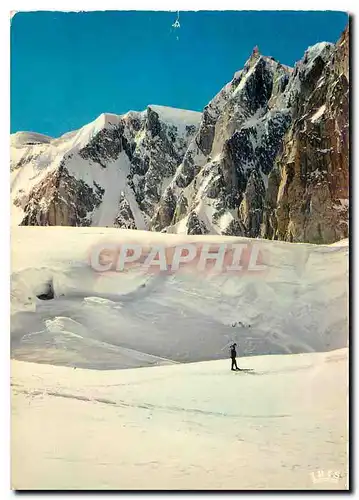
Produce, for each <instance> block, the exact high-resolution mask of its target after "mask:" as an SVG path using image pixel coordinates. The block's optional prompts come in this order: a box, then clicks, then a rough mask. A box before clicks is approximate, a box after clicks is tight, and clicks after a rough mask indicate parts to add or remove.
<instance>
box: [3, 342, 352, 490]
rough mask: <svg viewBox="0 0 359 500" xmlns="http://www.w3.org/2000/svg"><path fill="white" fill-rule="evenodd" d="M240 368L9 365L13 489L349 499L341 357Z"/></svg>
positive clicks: (303, 357) (301, 357)
mask: <svg viewBox="0 0 359 500" xmlns="http://www.w3.org/2000/svg"><path fill="white" fill-rule="evenodd" d="M240 366H241V367H242V368H246V369H252V370H253V371H248V372H245V371H243V372H231V371H230V370H229V362H228V361H227V360H220V361H209V362H202V363H191V364H179V365H176V366H159V367H154V368H138V369H134V370H118V371H113V370H112V371H95V370H83V369H77V370H74V369H72V368H69V367H59V366H49V365H39V364H33V363H25V362H21V361H13V362H12V384H13V387H12V392H13V398H12V486H13V488H17V489H212V488H213V489H287V488H289V489H346V488H347V484H348V477H347V385H348V384H347V350H346V349H341V350H337V351H332V352H330V353H310V354H296V355H279V356H257V357H251V358H244V359H242V360H241V361H240ZM313 475H314V477H318V475H319V476H320V475H322V477H323V476H324V477H325V478H335V477H337V479H336V480H335V481H331V482H328V481H325V480H323V479H322V480H321V481H318V482H313Z"/></svg>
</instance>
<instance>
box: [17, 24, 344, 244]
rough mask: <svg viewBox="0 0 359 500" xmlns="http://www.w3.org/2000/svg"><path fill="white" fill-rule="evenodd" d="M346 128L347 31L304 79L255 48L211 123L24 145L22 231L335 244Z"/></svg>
mask: <svg viewBox="0 0 359 500" xmlns="http://www.w3.org/2000/svg"><path fill="white" fill-rule="evenodd" d="M348 123H349V33H348V29H347V30H346V31H345V32H344V33H343V35H342V37H341V38H340V40H339V41H338V43H337V44H335V45H333V44H330V43H319V44H317V45H315V46H313V47H310V48H309V49H308V50H307V51H306V53H305V54H304V56H303V58H302V59H301V61H299V62H298V63H297V64H296V65H295V67H294V69H292V68H289V67H287V66H284V65H281V64H280V63H279V62H277V61H275V60H274V59H273V58H271V57H265V56H262V55H261V54H260V53H259V52H258V50H257V49H255V50H254V51H253V53H252V55H251V57H250V58H249V60H248V61H247V63H246V64H245V66H244V68H243V69H242V70H241V71H238V72H237V73H235V75H234V77H233V79H232V81H231V82H229V83H228V84H227V85H226V86H225V87H224V88H223V89H222V90H221V91H220V92H219V93H218V94H217V95H216V96H215V97H214V98H213V99H212V101H211V102H210V103H209V104H208V105H207V106H206V107H205V108H204V110H203V113H202V114H200V113H195V112H187V111H182V110H174V109H171V108H164V107H161V106H149V107H148V108H147V110H146V111H144V112H141V113H138V112H129V113H127V114H126V115H123V116H117V115H101V117H99V118H98V119H97V120H95V122H93V123H91V124H89V125H86V126H85V127H83V128H82V129H80V130H79V131H75V132H71V133H69V134H65V135H64V136H63V137H61V138H60V139H51V138H49V137H45V136H40V135H39V134H25V133H18V134H14V135H13V136H12V164H11V169H12V199H13V220H14V222H15V223H17V224H32V225H34V224H35V225H36V224H40V225H44V224H49V225H98V226H99V225H100V226H101V225H108V226H117V227H126V228H132V229H136V228H137V229H149V230H154V231H166V232H176V233H187V234H207V233H212V234H213V233H217V234H227V235H238V236H249V237H264V238H269V239H281V240H287V241H293V242H296V241H298V242H300V241H303V242H304V241H305V242H312V243H331V242H333V241H336V240H339V239H342V238H344V237H347V235H348V225H347V223H348V196H349V193H348V182H349V180H348V171H349V158H348V151H349V131H348V127H349V125H348Z"/></svg>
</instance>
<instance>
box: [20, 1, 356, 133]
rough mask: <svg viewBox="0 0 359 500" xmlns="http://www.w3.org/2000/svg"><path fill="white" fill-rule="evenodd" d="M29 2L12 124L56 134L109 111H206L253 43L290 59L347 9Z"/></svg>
mask: <svg viewBox="0 0 359 500" xmlns="http://www.w3.org/2000/svg"><path fill="white" fill-rule="evenodd" d="M175 19H176V13H175V12H154V11H152V12H151V11H147V12H140V11H138V12H136V11H133V12H120V11H118V12H111V11H107V12H88V13H62V12H28V13H26V12H25V13H18V14H16V15H15V17H14V18H13V20H12V25H11V132H16V131H18V130H27V131H36V132H40V133H43V134H48V135H51V136H54V137H57V136H59V135H61V134H63V133H64V132H67V131H69V130H74V129H76V128H79V127H81V126H83V125H85V124H86V123H88V122H90V121H91V120H93V119H95V118H96V117H97V116H98V115H99V114H101V113H103V112H110V113H117V114H121V113H124V112H126V111H128V110H129V109H133V110H142V109H144V108H145V107H146V106H147V105H148V104H162V105H166V106H174V107H179V108H185V109H193V110H199V111H201V110H202V109H203V107H204V106H205V105H206V104H207V103H208V102H209V100H210V99H211V98H212V97H213V96H214V95H215V94H216V93H217V92H218V91H219V90H220V89H221V88H222V87H223V85H224V84H225V83H227V82H228V81H229V80H231V78H232V76H233V74H234V72H235V71H237V70H238V69H241V68H242V66H243V64H244V63H245V61H246V60H247V59H248V57H249V55H250V53H251V51H252V49H253V47H254V46H255V45H258V47H259V50H260V52H261V53H262V54H265V55H270V56H273V57H275V58H276V59H278V60H279V61H280V62H281V63H283V64H288V65H293V64H294V62H295V61H297V60H298V59H300V58H301V57H302V55H303V52H304V51H305V49H306V48H307V47H308V46H309V45H313V44H314V43H317V42H320V41H323V40H325V41H329V42H335V41H336V40H337V39H338V38H339V36H340V33H341V32H342V30H343V29H344V28H345V25H346V23H347V21H348V17H347V14H345V13H342V12H329V11H327V12H278V11H277V12H276V11H273V12H263V11H262V12H261V11H259V12H254V11H252V12H241V11H234V12H233V11H223V12H204V11H202V12H180V24H181V27H180V28H179V29H174V28H172V24H173V23H174V21H175Z"/></svg>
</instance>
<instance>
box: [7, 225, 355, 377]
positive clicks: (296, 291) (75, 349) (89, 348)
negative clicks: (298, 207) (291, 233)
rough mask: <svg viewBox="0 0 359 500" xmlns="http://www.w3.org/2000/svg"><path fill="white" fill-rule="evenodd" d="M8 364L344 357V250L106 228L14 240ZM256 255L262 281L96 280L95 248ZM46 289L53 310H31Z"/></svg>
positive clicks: (51, 231)
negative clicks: (248, 248)
mask: <svg viewBox="0 0 359 500" xmlns="http://www.w3.org/2000/svg"><path fill="white" fill-rule="evenodd" d="M11 238H12V274H11V306H12V316H11V352H12V357H13V358H15V359H19V360H27V361H29V360H30V361H36V362H43V363H50V364H60V365H68V366H76V367H86V368H99V369H114V368H131V367H136V366H146V365H153V364H168V363H173V362H188V361H202V360H213V359H222V358H224V357H227V355H228V353H227V350H226V349H223V348H224V346H225V345H226V344H227V343H228V342H230V341H232V340H236V341H237V342H238V343H239V347H238V352H239V354H240V355H251V354H256V355H258V354H267V353H269V354H270V353H272V354H281V353H296V352H311V351H328V350H332V349H338V348H343V347H346V346H347V333H348V321H347V319H348V314H347V312H348V242H347V241H343V242H342V243H341V244H340V245H338V244H335V245H320V246H319V245H318V246H317V245H310V244H291V243H285V242H278V241H268V240H249V239H244V238H236V237H226V236H192V237H190V236H180V235H172V234H163V233H154V232H147V231H131V230H119V229H114V228H94V227H92V228H86V227H83V228H73V227H24V226H20V227H15V228H13V229H12V236H11ZM125 242H129V243H136V242H137V243H139V244H141V245H148V246H153V245H155V244H161V245H165V246H168V247H171V246H173V245H175V244H177V243H181V242H182V243H183V242H197V243H199V244H203V243H204V242H206V243H216V244H218V243H220V242H225V243H227V244H229V243H239V242H241V243H243V242H245V243H253V242H256V243H257V244H258V245H260V251H261V253H262V259H263V263H264V264H265V265H266V266H267V267H266V271H265V272H264V273H263V274H262V273H259V274H256V273H242V274H239V275H233V274H232V275H230V274H219V275H214V274H207V275H198V274H196V273H189V272H187V273H176V274H173V275H170V274H163V273H161V274H148V273H147V274H146V273H144V271H142V270H141V269H139V268H132V269H131V270H128V271H127V272H124V273H104V274H99V273H97V272H96V271H94V270H93V269H92V268H91V267H90V265H89V255H90V251H91V249H92V248H94V246H96V245H98V244H100V243H101V244H103V243H105V244H106V245H108V244H109V243H111V244H113V243H115V244H119V243H125ZM49 281H52V283H53V286H54V290H55V298H54V299H53V300H47V301H44V300H40V299H38V298H37V297H36V296H37V295H39V294H40V293H44V291H45V289H46V286H47V283H48V282H49Z"/></svg>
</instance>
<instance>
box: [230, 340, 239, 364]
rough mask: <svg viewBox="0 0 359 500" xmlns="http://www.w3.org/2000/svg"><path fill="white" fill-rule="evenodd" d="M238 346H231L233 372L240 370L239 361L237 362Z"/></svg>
mask: <svg viewBox="0 0 359 500" xmlns="http://www.w3.org/2000/svg"><path fill="white" fill-rule="evenodd" d="M236 345H237V344H236V343H234V344H232V345H231V360H232V367H231V370H233V371H236V370H239V368H238V366H237V360H236V356H237V351H236ZM234 367H235V368H234Z"/></svg>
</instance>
